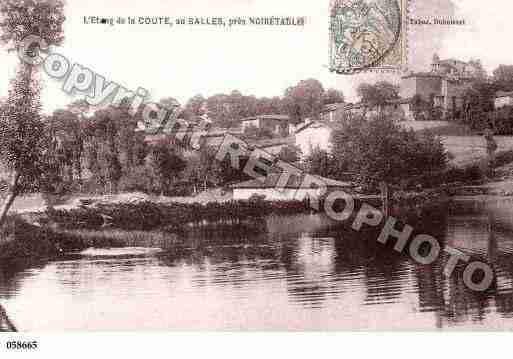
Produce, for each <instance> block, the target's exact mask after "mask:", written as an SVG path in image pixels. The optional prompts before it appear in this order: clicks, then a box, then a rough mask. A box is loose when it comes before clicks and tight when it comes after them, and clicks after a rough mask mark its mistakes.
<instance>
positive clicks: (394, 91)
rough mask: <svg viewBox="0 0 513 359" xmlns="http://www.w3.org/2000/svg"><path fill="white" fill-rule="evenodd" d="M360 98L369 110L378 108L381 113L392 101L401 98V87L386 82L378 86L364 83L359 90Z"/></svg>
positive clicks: (379, 83) (381, 82)
mask: <svg viewBox="0 0 513 359" xmlns="http://www.w3.org/2000/svg"><path fill="white" fill-rule="evenodd" d="M356 91H357V93H358V96H359V97H360V99H361V101H362V103H364V105H365V106H366V107H367V108H370V109H373V108H376V109H377V110H378V113H381V112H382V111H383V109H384V108H385V106H386V104H387V103H388V102H389V101H390V100H395V99H398V98H399V87H398V86H396V85H394V84H391V83H389V82H386V81H380V82H377V83H376V84H368V83H362V84H360V86H358V88H357V90H356Z"/></svg>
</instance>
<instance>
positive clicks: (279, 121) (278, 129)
mask: <svg viewBox="0 0 513 359" xmlns="http://www.w3.org/2000/svg"><path fill="white" fill-rule="evenodd" d="M238 122H240V124H241V128H242V132H244V131H245V130H246V129H247V128H248V127H252V126H254V127H257V128H259V129H268V130H270V131H271V132H272V133H273V134H275V135H283V134H285V135H288V132H289V122H290V117H289V116H287V115H258V116H251V117H247V118H243V119H242V120H239V121H238Z"/></svg>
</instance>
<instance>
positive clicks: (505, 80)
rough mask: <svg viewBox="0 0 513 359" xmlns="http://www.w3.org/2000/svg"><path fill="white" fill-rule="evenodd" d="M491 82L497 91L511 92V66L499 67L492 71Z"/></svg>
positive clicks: (512, 70)
mask: <svg viewBox="0 0 513 359" xmlns="http://www.w3.org/2000/svg"><path fill="white" fill-rule="evenodd" d="M493 81H494V83H495V85H496V86H497V87H498V89H499V90H503V91H511V90H513V65H499V67H497V68H496V69H495V70H494V71H493Z"/></svg>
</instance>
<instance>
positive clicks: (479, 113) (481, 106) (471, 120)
mask: <svg viewBox="0 0 513 359" xmlns="http://www.w3.org/2000/svg"><path fill="white" fill-rule="evenodd" d="M496 90H497V87H496V85H495V84H493V83H489V82H487V81H476V82H474V83H473V84H472V85H471V86H470V87H469V88H467V89H466V90H465V92H464V93H463V97H464V103H465V104H464V107H463V112H464V114H463V121H464V122H465V123H466V124H468V125H470V126H471V127H472V128H474V129H482V128H484V127H486V126H487V123H486V122H487V118H488V116H487V114H486V113H487V112H491V111H493V110H494V108H495V104H494V99H495V92H496Z"/></svg>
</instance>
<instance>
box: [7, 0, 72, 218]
mask: <svg viewBox="0 0 513 359" xmlns="http://www.w3.org/2000/svg"><path fill="white" fill-rule="evenodd" d="M0 19H2V21H0V43H2V44H3V45H5V46H6V47H7V50H8V51H11V50H15V49H18V48H20V46H21V43H22V41H23V40H24V39H25V38H26V37H27V36H30V35H34V36H39V37H40V38H42V39H43V40H45V41H46V43H47V44H48V45H49V46H56V45H59V44H61V42H62V40H63V38H64V34H63V28H62V25H63V23H64V19H65V17H64V4H63V2H62V1H59V0H2V1H1V2H0ZM38 51H39V49H38V48H37V47H32V48H31V49H29V50H28V53H27V55H29V56H35V55H37V52H38ZM34 71H35V70H34V68H33V67H32V66H31V65H28V64H25V63H21V64H20V66H19V69H18V71H17V74H16V78H15V79H14V80H13V81H12V82H11V88H10V90H9V95H8V99H7V101H6V104H5V105H4V106H3V108H2V111H1V113H0V147H1V148H0V156H2V162H3V165H4V169H5V170H6V171H8V172H9V174H10V176H9V177H10V178H11V180H10V185H9V189H8V194H7V197H6V199H5V201H4V203H3V206H2V208H1V209H0V225H3V224H4V222H5V218H6V216H7V213H8V211H9V209H10V207H11V206H12V203H13V202H14V199H15V198H16V196H17V195H18V194H20V193H22V192H23V191H27V190H29V189H30V188H31V187H32V188H34V187H40V185H41V180H42V178H43V177H42V172H43V169H44V166H43V165H42V162H43V161H42V158H43V152H44V150H45V145H46V144H45V143H42V141H43V140H44V138H45V136H41V134H42V133H43V132H42V131H43V128H44V126H43V123H42V121H41V116H40V109H41V105H40V89H39V84H38V83H37V81H36V80H35V79H34V76H33V72H34Z"/></svg>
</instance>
